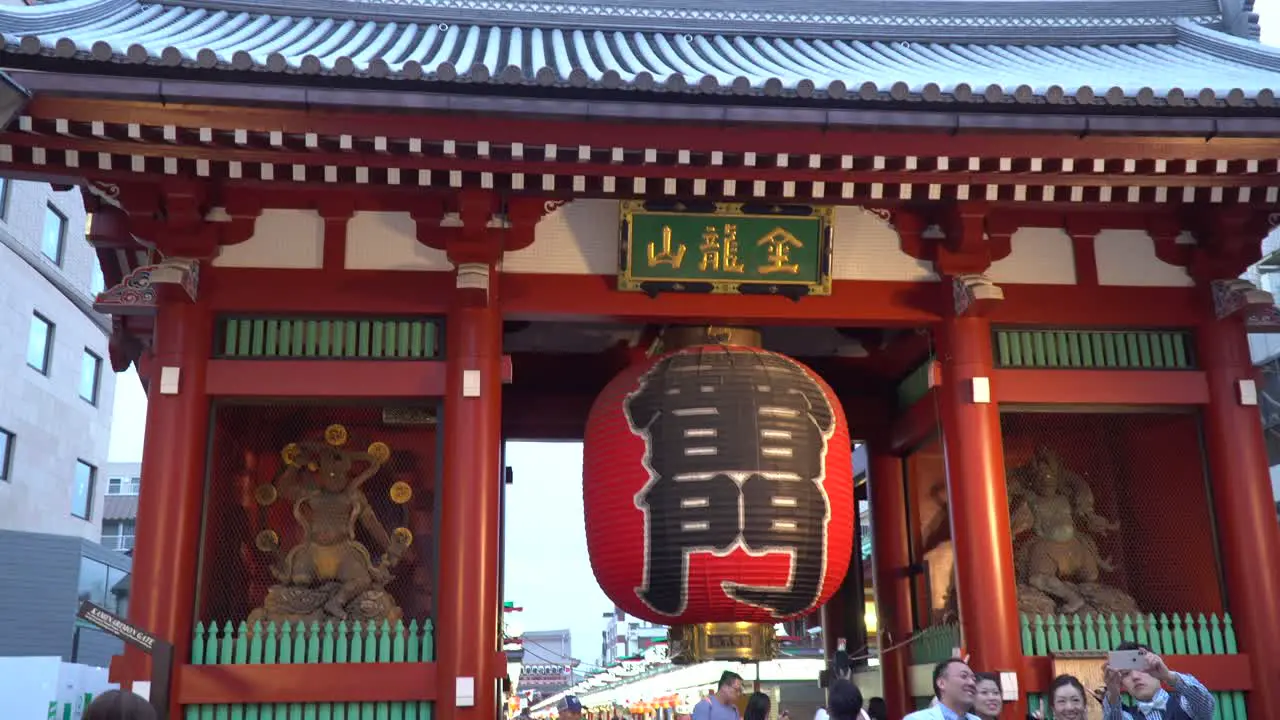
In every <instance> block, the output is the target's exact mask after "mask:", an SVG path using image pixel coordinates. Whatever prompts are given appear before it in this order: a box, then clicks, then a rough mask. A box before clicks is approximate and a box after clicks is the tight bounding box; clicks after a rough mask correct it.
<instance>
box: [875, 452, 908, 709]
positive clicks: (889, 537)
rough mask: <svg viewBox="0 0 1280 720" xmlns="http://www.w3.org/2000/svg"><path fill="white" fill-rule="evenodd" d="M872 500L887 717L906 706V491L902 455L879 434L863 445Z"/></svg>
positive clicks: (878, 613)
mask: <svg viewBox="0 0 1280 720" xmlns="http://www.w3.org/2000/svg"><path fill="white" fill-rule="evenodd" d="M867 475H868V495H869V498H868V499H869V501H870V503H871V538H872V540H871V552H872V572H873V574H874V576H875V580H874V587H875V594H876V615H877V620H878V622H879V626H880V627H879V631H878V632H879V641H880V681H881V682H882V683H883V696H884V699H885V703H886V704H887V705H888V710H889V713H888V714H889V717H894V718H899V717H904V716H906V714H907V713H908V712H909V711H910V710H911V708H912V705H911V680H910V676H909V674H908V670H909V668H910V666H911V657H910V653H909V647H908V646H906V645H902V646H900V647H895V646H898V645H899V644H900V643H903V642H904V641H905V640H906V639H907V638H908V637H910V635H911V576H910V574H909V568H910V566H911V553H910V549H909V547H908V538H907V522H908V520H907V491H906V483H905V480H904V477H903V467H902V459H901V458H900V457H897V456H895V455H893V454H892V450H891V448H890V447H888V446H887V444H886V443H885V442H884V441H883V440H873V441H871V442H870V443H868V445H867Z"/></svg>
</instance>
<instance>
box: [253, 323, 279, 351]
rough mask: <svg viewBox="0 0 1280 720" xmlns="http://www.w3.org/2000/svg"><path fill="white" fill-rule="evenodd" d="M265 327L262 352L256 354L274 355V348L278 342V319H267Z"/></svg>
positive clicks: (275, 348)
mask: <svg viewBox="0 0 1280 720" xmlns="http://www.w3.org/2000/svg"><path fill="white" fill-rule="evenodd" d="M266 329H267V331H266V334H265V335H263V339H262V352H261V353H258V354H261V355H265V356H267V357H275V356H276V350H277V348H278V347H279V343H280V339H279V335H280V321H279V320H267V321H266Z"/></svg>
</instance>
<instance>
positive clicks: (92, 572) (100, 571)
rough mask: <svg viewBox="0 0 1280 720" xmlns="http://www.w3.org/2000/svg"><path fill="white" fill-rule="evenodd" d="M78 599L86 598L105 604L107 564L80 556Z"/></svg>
mask: <svg viewBox="0 0 1280 720" xmlns="http://www.w3.org/2000/svg"><path fill="white" fill-rule="evenodd" d="M79 597H80V601H81V602H84V601H85V600H88V601H89V602H91V603H94V604H95V605H103V606H105V605H106V600H107V566H106V565H103V564H102V563H100V562H98V561H97V560H90V559H89V558H87V557H82V558H80V585H79Z"/></svg>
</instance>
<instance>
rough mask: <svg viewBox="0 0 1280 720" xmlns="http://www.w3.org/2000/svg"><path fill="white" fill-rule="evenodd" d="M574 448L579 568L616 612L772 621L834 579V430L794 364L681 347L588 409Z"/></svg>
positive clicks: (814, 380)
mask: <svg viewBox="0 0 1280 720" xmlns="http://www.w3.org/2000/svg"><path fill="white" fill-rule="evenodd" d="M583 445H584V447H583V453H584V458H583V503H584V509H585V511H586V512H585V514H586V525H587V548H588V550H589V552H590V556H591V567H592V570H593V571H594V572H595V576H596V579H597V580H598V581H599V583H600V587H601V588H602V589H603V590H604V592H605V594H606V595H608V596H609V598H610V599H612V600H613V601H614V602H615V603H617V605H618V607H620V608H622V609H623V610H625V611H627V612H628V613H631V614H632V615H635V616H636V617H639V618H643V619H645V620H649V621H651V622H657V623H662V624H666V625H681V624H694V623H703V622H729V621H743V622H762V623H775V622H778V621H780V620H785V619H788V618H793V617H797V616H800V615H805V614H807V613H809V612H812V611H813V610H815V609H817V608H819V607H820V606H821V605H822V603H824V602H825V601H826V600H827V599H828V598H829V597H830V596H831V595H832V594H833V593H834V592H835V591H836V589H837V588H838V587H839V586H840V583H841V582H842V581H843V580H844V576H845V573H846V571H847V570H848V567H849V558H850V554H851V553H852V549H853V523H854V522H855V520H856V518H855V513H854V498H853V470H852V452H851V446H850V442H849V428H848V425H847V423H846V421H845V417H844V411H843V410H842V409H841V407H840V402H839V401H838V400H837V399H836V396H835V393H833V392H832V391H831V388H830V387H829V386H828V385H827V384H826V383H825V382H823V381H822V379H821V378H820V377H818V376H817V375H816V374H815V373H814V372H813V371H812V370H810V369H809V368H807V367H805V366H804V365H802V364H800V363H798V362H796V361H795V360H792V359H791V358H788V357H785V356H783V355H779V354H777V353H772V352H768V351H765V350H760V349H757V348H751V347H740V346H729V345H697V346H693V347H687V348H684V349H681V350H678V351H676V352H672V353H670V354H667V355H664V356H661V357H658V358H654V359H650V360H647V361H645V362H641V363H637V364H636V365H633V366H632V367H630V368H628V369H627V370H624V371H623V372H622V373H621V374H620V375H619V376H618V377H616V378H614V379H613V381H612V382H610V383H609V385H608V386H606V387H605V389H604V391H603V392H602V393H601V394H600V396H599V397H598V398H597V399H596V401H595V404H594V405H593V406H592V408H591V414H590V416H589V417H588V420H587V431H586V437H585V438H584V443H583Z"/></svg>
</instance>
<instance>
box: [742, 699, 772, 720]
mask: <svg viewBox="0 0 1280 720" xmlns="http://www.w3.org/2000/svg"><path fill="white" fill-rule="evenodd" d="M772 707H773V702H772V701H770V700H769V696H768V695H765V694H764V693H762V692H754V693H751V697H749V698H747V709H746V710H744V711H743V712H742V720H769V710H770V709H771V708H772Z"/></svg>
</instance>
